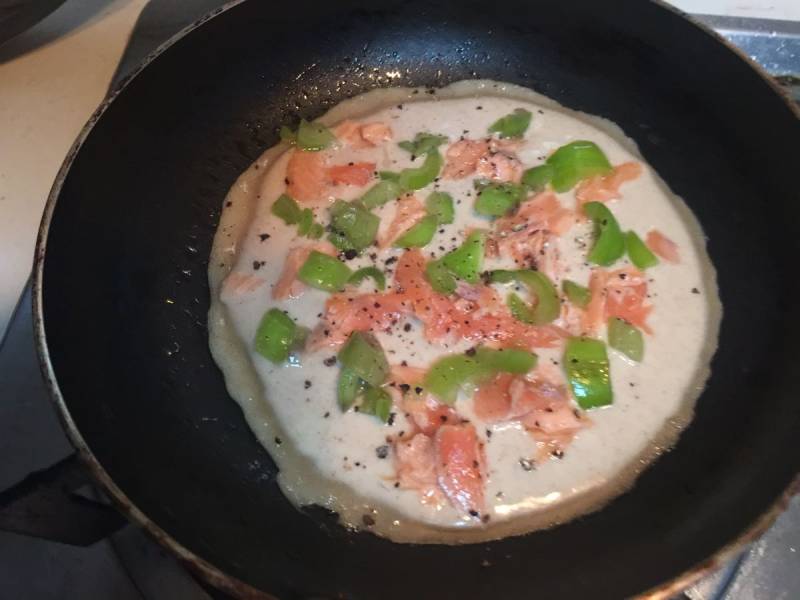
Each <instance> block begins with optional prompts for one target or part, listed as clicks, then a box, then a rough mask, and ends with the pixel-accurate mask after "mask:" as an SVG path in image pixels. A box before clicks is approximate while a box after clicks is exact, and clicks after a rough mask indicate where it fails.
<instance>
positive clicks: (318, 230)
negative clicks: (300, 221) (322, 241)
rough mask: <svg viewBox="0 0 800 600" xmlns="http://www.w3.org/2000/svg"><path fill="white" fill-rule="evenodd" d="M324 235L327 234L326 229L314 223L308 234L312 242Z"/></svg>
mask: <svg viewBox="0 0 800 600" xmlns="http://www.w3.org/2000/svg"><path fill="white" fill-rule="evenodd" d="M323 233H325V228H324V227H323V226H322V225H320V224H319V223H314V224H313V225H312V226H311V229H310V231H309V232H308V237H310V238H311V239H312V240H318V239H319V238H321V237H322V234H323Z"/></svg>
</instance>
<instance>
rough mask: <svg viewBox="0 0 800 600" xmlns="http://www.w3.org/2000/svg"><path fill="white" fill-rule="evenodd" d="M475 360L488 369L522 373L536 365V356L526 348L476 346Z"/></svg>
mask: <svg viewBox="0 0 800 600" xmlns="http://www.w3.org/2000/svg"><path fill="white" fill-rule="evenodd" d="M475 360H476V361H477V362H478V364H479V365H480V366H481V367H483V368H485V369H488V370H489V371H502V372H504V373H517V374H524V373H527V372H528V371H530V370H531V369H533V368H534V367H535V366H536V362H537V360H538V357H537V356H536V355H535V354H533V353H532V352H528V351H527V350H519V349H516V348H503V349H500V350H494V349H492V348H478V349H477V350H476V352H475Z"/></svg>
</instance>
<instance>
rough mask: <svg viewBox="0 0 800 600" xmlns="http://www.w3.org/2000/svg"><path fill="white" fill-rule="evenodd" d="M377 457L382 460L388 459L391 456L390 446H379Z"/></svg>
mask: <svg viewBox="0 0 800 600" xmlns="http://www.w3.org/2000/svg"><path fill="white" fill-rule="evenodd" d="M375 455H376V456H377V457H378V458H380V459H384V458H386V457H387V456H389V446H385V445H384V446H378V447H377V448H375Z"/></svg>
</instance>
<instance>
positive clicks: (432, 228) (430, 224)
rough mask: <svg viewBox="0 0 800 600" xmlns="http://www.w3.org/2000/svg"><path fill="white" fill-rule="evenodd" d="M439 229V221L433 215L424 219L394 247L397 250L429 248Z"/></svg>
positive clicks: (400, 238)
mask: <svg viewBox="0 0 800 600" xmlns="http://www.w3.org/2000/svg"><path fill="white" fill-rule="evenodd" d="M437 227H439V221H438V220H437V219H436V217H433V216H431V215H428V216H427V217H423V218H422V219H420V220H419V222H418V223H416V224H415V225H413V226H412V227H411V228H410V229H409V230H408V231H406V232H405V233H404V234H403V235H401V236H400V237H399V238H397V241H395V243H394V246H395V248H422V247H423V246H427V245H428V244H430V242H431V240H432V239H433V236H434V234H435V233H436V228H437Z"/></svg>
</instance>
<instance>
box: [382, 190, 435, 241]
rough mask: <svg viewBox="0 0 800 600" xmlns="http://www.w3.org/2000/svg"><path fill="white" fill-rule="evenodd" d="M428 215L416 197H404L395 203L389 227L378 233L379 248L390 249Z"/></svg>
mask: <svg viewBox="0 0 800 600" xmlns="http://www.w3.org/2000/svg"><path fill="white" fill-rule="evenodd" d="M427 214H428V213H427V212H426V211H425V207H424V206H423V204H422V202H420V201H419V200H418V199H417V197H416V196H414V195H410V196H409V195H406V196H402V197H401V198H399V199H398V200H397V202H395V213H394V217H393V218H392V220H391V222H390V223H389V225H388V226H387V227H386V229H384V230H383V232H379V233H378V246H379V247H381V248H387V247H389V246H390V245H391V244H392V243H393V242H394V241H395V240H396V239H398V238H399V237H400V236H401V235H403V234H404V233H405V232H406V231H408V230H409V229H411V228H412V227H413V226H414V225H416V224H417V223H419V221H420V220H421V219H422V218H424V217H425V216H426V215H427Z"/></svg>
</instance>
